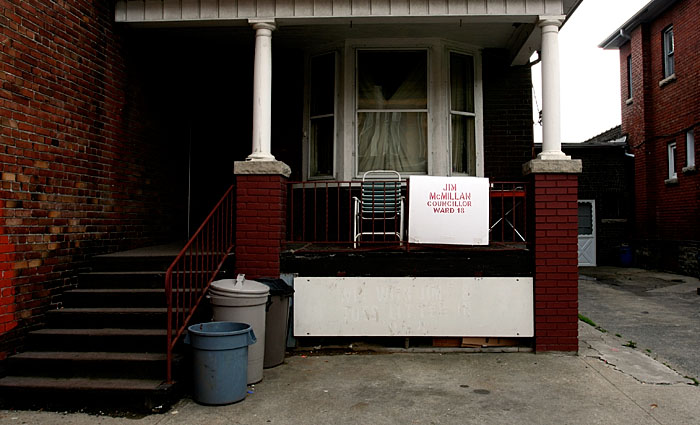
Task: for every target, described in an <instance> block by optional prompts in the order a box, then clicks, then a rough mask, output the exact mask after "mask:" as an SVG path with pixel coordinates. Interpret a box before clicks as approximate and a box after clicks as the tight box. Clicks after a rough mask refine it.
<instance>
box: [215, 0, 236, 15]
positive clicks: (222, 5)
mask: <svg viewBox="0 0 700 425" xmlns="http://www.w3.org/2000/svg"><path fill="white" fill-rule="evenodd" d="M237 16H238V2H237V0H219V17H221V18H223V19H231V18H235V17H237Z"/></svg>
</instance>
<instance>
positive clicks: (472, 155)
mask: <svg viewBox="0 0 700 425" xmlns="http://www.w3.org/2000/svg"><path fill="white" fill-rule="evenodd" d="M474 134H475V130H474V118H473V117H465V116H462V115H452V171H453V172H454V173H464V174H470V175H476V143H475V140H474Z"/></svg>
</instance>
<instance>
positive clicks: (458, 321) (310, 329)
mask: <svg viewBox="0 0 700 425" xmlns="http://www.w3.org/2000/svg"><path fill="white" fill-rule="evenodd" d="M532 288H533V287H532V278H529V277H484V278H474V277H344V278H343V277H298V278H295V279H294V290H295V293H294V334H295V335H296V336H407V337H408V336H457V337H459V336H494V337H495V336H500V337H530V336H533V335H534V319H533V317H534V316H533V295H532V294H533V289H532Z"/></svg>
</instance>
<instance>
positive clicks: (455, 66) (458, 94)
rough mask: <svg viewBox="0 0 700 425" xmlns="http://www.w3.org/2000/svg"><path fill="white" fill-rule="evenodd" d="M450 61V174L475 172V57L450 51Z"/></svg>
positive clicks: (471, 173)
mask: <svg viewBox="0 0 700 425" xmlns="http://www.w3.org/2000/svg"><path fill="white" fill-rule="evenodd" d="M449 60H450V124H451V126H450V130H451V131H450V139H451V141H452V143H451V146H450V148H451V157H452V161H451V162H452V173H453V174H469V175H475V174H476V140H475V139H476V137H475V136H476V134H475V133H476V130H475V121H476V113H475V108H474V59H473V58H472V57H471V56H469V55H465V54H462V53H458V52H450V59H449Z"/></svg>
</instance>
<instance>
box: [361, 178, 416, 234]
mask: <svg viewBox="0 0 700 425" xmlns="http://www.w3.org/2000/svg"><path fill="white" fill-rule="evenodd" d="M353 217H354V219H353V226H352V227H353V247H354V248H357V246H358V244H359V242H360V241H361V239H362V237H363V236H370V235H382V236H385V237H386V236H387V235H390V236H391V237H395V238H397V240H398V241H402V240H403V238H404V223H403V222H404V197H403V196H401V174H400V173H399V172H398V171H394V170H371V171H367V172H365V173H364V174H363V175H362V184H361V186H360V197H359V198H358V197H356V196H353ZM366 221H369V222H370V223H371V224H370V226H371V230H365V229H363V227H367V226H363V222H366ZM390 221H393V222H395V223H396V225H395V226H394V228H393V230H392V231H389V232H387V223H388V222H390ZM377 222H382V224H381V225H380V226H377ZM379 227H381V229H378V228H379Z"/></svg>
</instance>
